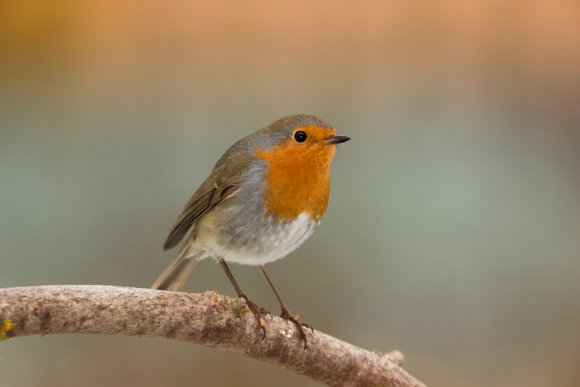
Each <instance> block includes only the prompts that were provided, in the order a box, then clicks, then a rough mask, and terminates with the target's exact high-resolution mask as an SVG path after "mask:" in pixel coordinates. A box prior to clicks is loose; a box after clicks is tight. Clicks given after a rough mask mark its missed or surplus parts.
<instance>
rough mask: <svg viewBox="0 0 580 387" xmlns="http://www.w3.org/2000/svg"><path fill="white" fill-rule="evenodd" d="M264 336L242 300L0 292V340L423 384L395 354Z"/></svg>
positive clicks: (270, 327) (327, 379)
mask: <svg viewBox="0 0 580 387" xmlns="http://www.w3.org/2000/svg"><path fill="white" fill-rule="evenodd" d="M266 331H267V333H266V337H265V338H264V339H263V338H262V331H261V329H258V325H257V322H256V320H255V319H254V318H253V316H252V314H251V313H250V312H249V310H248V309H247V307H246V304H245V302H244V300H242V299H239V298H230V297H226V296H223V295H220V294H217V293H215V292H205V293H202V294H197V293H177V292H166V291H159V290H150V289H136V288H124V287H113V286H91V285H78V286H77V285H68V286H36V287H20V288H7V289H0V341H1V340H3V339H7V338H10V337H15V336H27V335H47V334H53V333H105V334H114V335H127V336H152V337H165V338H169V339H175V340H181V341H187V342H191V343H198V344H203V345H206V346H208V347H214V348H219V349H222V350H226V351H231V352H237V353H240V354H244V355H246V356H249V357H252V358H255V359H259V360H263V361H266V362H269V363H274V364H278V365H280V366H282V367H284V368H286V369H289V370H292V371H295V372H297V373H300V374H303V375H306V376H309V377H311V378H312V379H315V380H318V381H320V382H324V383H327V384H330V385H342V386H344V385H347V386H371V385H372V386H379V385H380V386H424V385H423V384H422V383H421V382H419V381H418V380H416V379H415V378H414V377H412V376H411V375H409V374H408V373H407V372H406V371H405V370H403V369H402V368H401V367H400V365H401V363H402V361H403V355H402V354H401V353H400V352H397V351H395V352H391V353H388V354H381V353H378V352H371V351H367V350H365V349H362V348H358V347H355V346H353V345H351V344H348V343H345V342H343V341H340V340H338V339H336V338H334V337H331V336H328V335H326V334H324V333H321V332H318V331H314V332H313V333H311V332H310V330H306V334H307V338H308V348H307V349H304V346H303V344H302V342H301V341H300V338H299V335H298V333H297V331H296V327H295V326H294V325H293V324H292V323H289V322H288V321H286V320H283V319H281V318H279V317H273V318H272V319H267V321H266Z"/></svg>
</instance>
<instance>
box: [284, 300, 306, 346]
mask: <svg viewBox="0 0 580 387" xmlns="http://www.w3.org/2000/svg"><path fill="white" fill-rule="evenodd" d="M280 317H282V318H283V319H284V320H286V321H290V322H292V323H293V324H294V325H295V326H296V329H297V330H298V333H300V340H303V341H304V349H306V348H308V342H307V340H306V332H304V328H309V329H310V330H311V331H312V333H314V328H312V327H311V326H310V325H308V324H306V323H303V322H301V321H300V316H298V315H296V316H292V315H291V314H290V312H288V310H287V309H282V313H281V314H280Z"/></svg>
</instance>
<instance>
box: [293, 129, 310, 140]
mask: <svg viewBox="0 0 580 387" xmlns="http://www.w3.org/2000/svg"><path fill="white" fill-rule="evenodd" d="M307 138H308V136H307V135H306V132H303V131H301V130H299V131H297V132H296V133H294V140H296V142H304V141H306V139H307Z"/></svg>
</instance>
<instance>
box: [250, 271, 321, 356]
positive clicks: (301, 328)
mask: <svg viewBox="0 0 580 387" xmlns="http://www.w3.org/2000/svg"><path fill="white" fill-rule="evenodd" d="M259 268H260V272H261V273H262V275H263V276H264V278H265V279H266V281H267V282H268V285H270V289H272V291H273V292H274V294H275V295H276V298H277V299H278V303H279V304H280V308H281V309H282V313H281V314H280V317H282V318H283V319H285V320H288V321H291V322H293V323H294V325H296V328H297V329H298V332H299V333H300V338H301V339H302V340H304V348H306V347H307V343H306V333H305V332H304V327H306V328H310V330H311V331H313V332H314V329H312V327H311V326H310V325H308V324H306V323H303V322H300V321H298V317H294V316H292V315H291V314H290V312H289V311H288V308H287V307H286V304H284V301H282V298H281V297H280V295H279V294H278V292H277V291H276V288H274V285H273V284H272V281H271V280H270V277H268V273H266V269H265V268H264V265H260V266H259Z"/></svg>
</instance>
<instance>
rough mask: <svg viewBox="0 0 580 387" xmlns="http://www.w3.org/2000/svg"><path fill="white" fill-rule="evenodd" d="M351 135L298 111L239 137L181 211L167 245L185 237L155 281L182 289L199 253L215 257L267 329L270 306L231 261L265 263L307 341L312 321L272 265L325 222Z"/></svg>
mask: <svg viewBox="0 0 580 387" xmlns="http://www.w3.org/2000/svg"><path fill="white" fill-rule="evenodd" d="M348 140H350V137H347V136H338V135H336V131H335V130H334V128H333V127H332V126H331V125H330V124H329V123H327V122H326V121H324V120H322V119H320V118H318V117H316V116H313V115H306V114H295V115H289V116H286V117H283V118H280V119H278V120H276V121H274V122H272V123H271V124H269V125H268V126H266V127H264V128H262V129H260V130H258V131H256V132H254V133H252V134H250V135H248V136H246V137H244V138H242V139H241V140H239V141H237V142H236V143H235V144H233V145H232V146H231V147H230V148H229V149H228V150H227V151H226V152H225V153H224V154H223V156H222V157H221V158H220V159H219V160H218V162H217V163H216V164H215V166H214V167H213V169H212V171H211V173H210V174H209V176H208V177H207V179H206V180H205V181H204V182H203V183H202V184H201V186H200V187H199V188H198V189H197V191H195V193H194V194H193V196H192V197H191V199H190V200H189V201H188V202H187V204H186V205H185V207H184V208H183V210H182V211H181V212H180V213H179V216H178V217H177V220H176V222H175V224H174V225H173V227H172V228H171V231H170V233H169V236H168V237H167V239H166V240H165V243H164V244H163V249H164V250H168V249H172V248H174V247H176V246H177V245H179V244H180V243H182V245H181V247H180V248H179V250H178V252H177V254H176V255H175V256H174V257H173V259H171V261H170V262H169V264H168V265H167V266H166V268H165V269H164V270H163V272H162V273H161V275H160V276H159V277H158V278H157V280H156V281H155V282H154V283H153V285H152V288H153V289H160V290H169V291H180V289H181V288H182V286H183V285H184V283H185V282H186V280H187V278H188V277H189V275H190V274H191V272H192V270H193V269H194V268H195V266H196V265H197V263H198V262H199V261H201V260H203V259H208V258H209V259H213V260H215V261H217V262H219V263H220V265H221V266H222V268H223V270H224V271H225V273H226V275H227V277H228V279H229V280H230V282H231V283H232V285H233V287H234V289H235V291H236V293H237V296H238V297H240V298H242V299H244V301H245V303H246V304H247V306H248V308H249V310H250V311H251V312H252V314H253V315H254V317H255V318H256V320H257V322H258V326H260V327H261V328H262V330H263V334H264V337H265V335H266V330H265V327H264V326H265V318H264V317H266V315H269V313H268V312H267V311H266V310H265V309H263V308H261V307H259V306H257V305H256V304H255V303H253V302H252V301H250V299H249V298H248V297H247V296H246V294H245V293H244V292H243V291H242V289H241V288H240V286H239V285H238V282H237V281H236V280H235V278H234V276H233V274H232V272H231V270H230V268H229V266H228V263H237V264H243V265H253V266H258V268H259V271H260V272H261V274H262V275H263V276H264V278H265V280H266V282H267V283H268V285H269V287H270V288H271V289H272V291H273V293H274V295H275V296H276V299H277V301H278V303H279V305H280V309H281V314H280V316H281V317H282V318H284V319H285V320H288V321H291V322H292V323H294V324H295V326H296V328H297V330H298V332H299V334H300V337H301V339H302V340H303V341H304V347H305V348H306V346H307V342H306V334H305V332H304V327H307V328H310V329H312V328H311V327H310V326H309V325H308V324H306V323H304V322H301V321H299V319H298V317H296V316H293V315H291V314H290V312H289V310H288V308H287V307H286V304H285V303H284V302H283V301H282V298H281V297H280V295H279V293H278V291H277V290H276V289H275V288H274V285H273V284H272V281H271V280H270V278H269V276H268V274H267V272H266V269H265V267H264V265H265V264H267V263H270V262H274V261H276V260H278V259H281V258H283V257H285V256H287V255H288V254H290V253H291V252H293V251H294V250H296V249H297V248H298V247H300V245H302V244H303V243H304V242H305V241H306V240H307V239H308V238H309V237H310V236H311V235H312V233H313V232H314V230H315V229H316V228H317V227H318V225H319V224H320V221H321V219H322V216H323V215H324V213H325V212H326V208H327V205H328V199H329V190H330V165H331V163H332V160H333V158H334V155H335V150H336V145H337V144H340V143H343V142H345V141H348Z"/></svg>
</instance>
